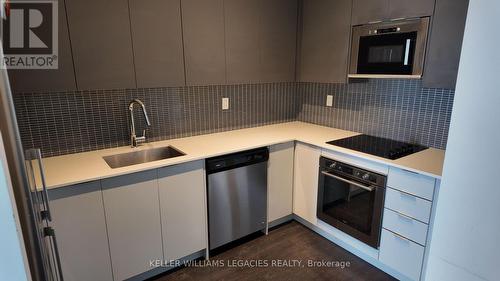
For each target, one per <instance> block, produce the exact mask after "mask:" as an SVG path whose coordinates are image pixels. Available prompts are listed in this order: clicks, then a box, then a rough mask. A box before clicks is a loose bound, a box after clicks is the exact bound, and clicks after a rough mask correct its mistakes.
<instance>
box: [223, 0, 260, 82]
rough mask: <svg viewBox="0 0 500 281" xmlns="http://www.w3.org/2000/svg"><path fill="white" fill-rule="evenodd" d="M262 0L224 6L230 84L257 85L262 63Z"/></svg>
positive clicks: (237, 0) (233, 1)
mask: <svg viewBox="0 0 500 281" xmlns="http://www.w3.org/2000/svg"><path fill="white" fill-rule="evenodd" d="M261 5H262V1H260V0H231V1H225V2H224V21H225V35H226V67H227V82H228V83H231V84H238V83H258V82H260V81H261V77H262V74H261V62H260V45H259V37H260V34H259V33H260V26H259V21H260V12H261V10H262V8H261Z"/></svg>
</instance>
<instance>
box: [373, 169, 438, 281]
mask: <svg viewBox="0 0 500 281" xmlns="http://www.w3.org/2000/svg"><path fill="white" fill-rule="evenodd" d="M435 185H436V180H435V179H434V178H431V177H428V176H425V175H420V174H417V173H414V172H409V171H405V170H401V169H397V168H390V169H389V175H388V178H387V188H386V194H385V203H384V207H385V209H384V217H383V223H382V226H383V229H382V236H381V239H380V249H379V260H380V261H381V262H382V263H384V264H385V265H387V266H389V267H391V268H393V269H394V270H396V271H398V272H400V273H401V274H403V275H405V276H407V278H409V279H411V280H420V276H421V273H422V268H423V267H424V265H423V263H424V256H425V253H426V247H425V246H426V245H427V242H428V239H429V237H428V236H429V234H428V232H429V222H430V218H431V213H432V209H431V208H432V200H433V199H434V194H435V192H434V191H435Z"/></svg>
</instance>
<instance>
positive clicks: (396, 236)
mask: <svg viewBox="0 0 500 281" xmlns="http://www.w3.org/2000/svg"><path fill="white" fill-rule="evenodd" d="M390 232H391V233H392V235H393V236H394V237H395V238H397V239H398V240H400V241H402V242H405V243H406V244H410V240H408V239H406V238H405V237H403V236H401V235H399V234H397V233H395V232H392V231H390Z"/></svg>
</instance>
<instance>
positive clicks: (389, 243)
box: [379, 229, 425, 280]
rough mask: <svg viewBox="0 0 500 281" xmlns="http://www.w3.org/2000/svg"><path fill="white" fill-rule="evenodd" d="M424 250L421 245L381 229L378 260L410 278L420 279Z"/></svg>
mask: <svg viewBox="0 0 500 281" xmlns="http://www.w3.org/2000/svg"><path fill="white" fill-rule="evenodd" d="M424 250H425V248H424V247H423V246H421V245H419V244H417V243H414V242H412V241H410V240H408V239H406V238H404V237H402V236H400V235H398V234H395V233H393V232H391V231H388V230H386V229H382V237H381V239H380V252H379V260H380V261H381V262H382V263H384V264H386V265H388V266H390V267H392V268H394V269H396V270H397V271H399V272H400V273H402V274H404V275H406V276H407V277H408V278H411V279H412V280H419V279H420V272H421V270H422V261H423V258H424Z"/></svg>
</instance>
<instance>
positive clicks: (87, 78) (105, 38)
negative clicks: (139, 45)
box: [66, 0, 136, 89]
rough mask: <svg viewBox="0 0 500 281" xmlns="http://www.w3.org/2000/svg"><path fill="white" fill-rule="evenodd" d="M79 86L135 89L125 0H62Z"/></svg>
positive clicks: (82, 87) (81, 87) (127, 11)
mask: <svg viewBox="0 0 500 281" xmlns="http://www.w3.org/2000/svg"><path fill="white" fill-rule="evenodd" d="M66 6H67V10H68V22H69V34H70V38H71V43H72V49H73V59H74V61H75V71H76V81H77V84H78V88H79V89H112V88H135V86H136V83H135V73H134V62H133V54H132V42H131V37H130V20H129V9H128V1H127V0H107V1H101V0H66Z"/></svg>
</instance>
